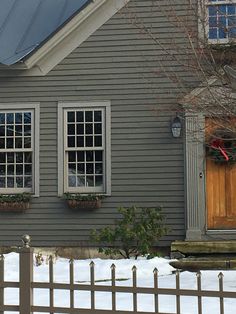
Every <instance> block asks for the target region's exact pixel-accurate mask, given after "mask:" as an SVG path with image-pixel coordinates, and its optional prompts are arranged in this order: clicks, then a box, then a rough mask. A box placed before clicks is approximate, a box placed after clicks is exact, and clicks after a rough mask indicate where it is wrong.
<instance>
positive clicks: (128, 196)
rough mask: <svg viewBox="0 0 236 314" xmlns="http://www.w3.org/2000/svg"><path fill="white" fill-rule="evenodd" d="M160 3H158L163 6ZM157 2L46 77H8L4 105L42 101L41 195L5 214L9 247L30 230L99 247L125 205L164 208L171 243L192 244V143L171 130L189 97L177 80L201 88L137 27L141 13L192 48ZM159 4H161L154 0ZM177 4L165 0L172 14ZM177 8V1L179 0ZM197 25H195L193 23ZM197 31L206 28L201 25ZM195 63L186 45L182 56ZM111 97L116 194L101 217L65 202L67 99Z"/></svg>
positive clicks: (109, 28) (0, 217) (139, 7)
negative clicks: (62, 166) (93, 238)
mask: <svg viewBox="0 0 236 314" xmlns="http://www.w3.org/2000/svg"><path fill="white" fill-rule="evenodd" d="M156 2H158V1H156ZM152 3H153V1H148V0H143V1H141V0H131V2H130V5H129V9H128V10H127V9H125V10H122V12H119V13H117V14H116V15H115V16H114V17H113V18H112V19H110V20H109V21H108V22H107V23H106V24H104V25H103V26H102V27H101V28H100V29H99V30H98V31H96V32H95V33H94V35H92V36H91V37H90V38H89V39H88V40H87V41H86V42H84V43H83V44H82V45H81V46H80V47H79V48H78V49H76V50H75V51H74V52H73V53H72V54H71V55H69V56H68V57H67V58H66V59H65V60H63V62H61V63H60V64H59V65H58V66H57V67H56V68H55V69H54V70H52V71H51V72H50V73H49V74H48V75H47V76H46V77H13V76H12V73H10V74H8V76H5V74H1V73H0V76H1V77H0V102H32V101H35V102H40V113H41V116H40V125H41V128H40V197H39V198H34V199H33V201H32V203H31V209H30V210H29V211H27V212H26V213H24V214H16V213H0V245H9V244H11V245H12V244H19V237H20V236H21V235H22V234H24V233H29V234H30V235H31V236H32V239H33V245H37V246H41V245H46V246H54V245H70V246H71V245H91V243H90V242H89V234H90V231H91V230H92V229H93V228H98V227H103V226H105V225H112V224H113V223H114V219H115V218H118V217H119V216H118V215H117V212H116V208H117V207H119V206H131V205H137V206H150V207H152V206H159V205H160V206H162V207H163V211H164V213H165V214H166V222H167V224H168V225H169V226H170V227H171V232H170V233H169V234H168V236H166V237H165V238H164V239H163V240H162V241H161V245H168V244H170V241H172V240H176V239H183V238H184V236H185V215H184V206H185V204H184V160H183V158H184V153H183V139H182V138H181V139H174V138H173V137H172V136H171V133H170V121H171V118H172V117H173V114H172V113H170V112H168V110H167V111H165V110H164V109H169V108H171V107H172V106H173V105H175V104H176V103H177V99H178V97H180V96H181V94H182V91H181V90H180V89H179V88H178V86H177V84H176V83H175V82H174V81H172V80H171V79H170V77H169V76H168V75H166V74H164V73H163V72H162V71H161V69H160V68H161V67H165V71H167V73H169V74H171V75H172V74H173V73H176V74H178V76H179V77H180V78H181V79H182V80H183V81H184V82H188V86H187V87H188V88H192V87H193V86H194V85H196V79H195V78H194V76H193V75H191V74H190V73H189V71H187V70H186V69H185V68H184V67H183V66H182V65H181V64H179V63H178V62H177V61H176V60H175V58H173V57H170V56H169V55H167V54H166V52H165V51H164V50H163V49H162V48H161V47H160V46H159V45H157V44H156V43H155V42H154V41H153V40H152V39H151V38H150V37H149V36H148V35H145V34H143V33H142V32H141V31H140V30H139V29H138V28H137V27H136V26H135V25H134V24H133V22H132V20H133V18H134V17H138V19H141V20H142V22H143V23H144V25H146V26H147V27H152V32H153V33H155V34H158V38H159V40H161V41H162V43H163V44H165V45H167V46H168V47H170V45H171V44H173V35H174V39H175V42H176V43H177V45H178V48H181V47H182V46H184V45H186V40H185V39H184V38H183V34H182V32H181V30H178V29H176V27H175V26H174V25H171V23H170V21H169V18H168V17H167V16H165V15H164V14H163V12H162V10H160V9H158V7H157V6H156V7H154V8H153V7H152ZM154 3H155V1H154ZM168 3H169V1H159V4H160V5H161V8H162V9H163V10H169V7H168ZM172 3H173V2H172ZM174 3H175V4H176V10H177V11H176V12H177V14H178V15H179V16H182V17H186V16H187V15H188V14H189V11H188V5H187V3H188V1H187V0H186V1H185V0H181V1H180V0H178V1H175V2H174ZM190 20H191V21H193V22H191V23H194V19H190ZM194 26H196V25H194ZM173 54H174V55H176V57H177V58H178V59H180V60H182V61H183V63H184V61H185V60H186V55H185V54H184V53H183V50H182V49H177V50H173ZM92 100H93V101H99V100H109V101H111V112H112V113H111V126H112V129H111V133H112V137H111V142H112V152H111V165H112V195H111V197H107V198H105V200H104V201H103V202H102V208H101V209H99V210H96V211H94V212H75V211H71V210H69V209H68V208H67V207H66V205H65V202H64V200H62V199H60V198H58V197H57V180H58V178H57V102H58V101H92Z"/></svg>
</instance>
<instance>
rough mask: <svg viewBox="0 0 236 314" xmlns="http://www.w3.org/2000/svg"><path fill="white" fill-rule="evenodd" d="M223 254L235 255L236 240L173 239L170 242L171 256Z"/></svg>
mask: <svg viewBox="0 0 236 314" xmlns="http://www.w3.org/2000/svg"><path fill="white" fill-rule="evenodd" d="M178 254H179V257H181V256H182V257H184V256H191V255H193V256H197V255H212V254H224V255H227V254H228V255H235V256H236V241H174V242H172V244H171V256H172V257H175V255H176V258H178V256H177V255H178Z"/></svg>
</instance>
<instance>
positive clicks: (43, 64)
mask: <svg viewBox="0 0 236 314" xmlns="http://www.w3.org/2000/svg"><path fill="white" fill-rule="evenodd" d="M129 1H130V0H95V1H93V2H92V3H91V4H89V5H88V6H87V7H85V8H84V9H83V10H82V11H80V12H79V13H78V14H77V15H76V16H74V17H73V18H72V19H71V20H70V21H69V22H68V23H67V24H66V25H65V26H64V27H63V28H61V29H60V30H59V31H58V32H57V33H55V35H54V36H52V37H51V38H50V39H49V40H48V41H46V42H45V43H44V45H42V46H41V47H40V48H38V49H37V50H36V51H35V52H33V53H31V54H30V55H29V56H28V57H26V58H25V59H24V60H22V61H21V63H17V64H15V65H14V66H13V67H12V69H13V68H15V69H17V68H19V70H24V69H27V70H28V71H25V72H26V73H24V74H25V75H46V74H47V73H48V72H49V71H51V70H52V69H53V68H54V67H55V66H56V65H57V64H58V63H59V62H61V61H62V60H63V59H64V58H65V57H66V56H68V55H69V54H70V53H71V52H72V51H73V50H74V49H76V48H77V47H78V46H79V45H80V44H81V43H83V42H84V41H85V40H86V39H87V38H88V37H89V36H90V35H91V34H93V33H94V32H95V31H96V30H97V29H98V28H99V27H100V26H102V25H103V24H104V23H105V22H106V21H107V20H108V19H109V18H111V17H112V16H113V15H114V14H115V13H116V12H118V11H119V10H120V9H121V8H122V7H124V6H125V4H127V3H128V2H129Z"/></svg>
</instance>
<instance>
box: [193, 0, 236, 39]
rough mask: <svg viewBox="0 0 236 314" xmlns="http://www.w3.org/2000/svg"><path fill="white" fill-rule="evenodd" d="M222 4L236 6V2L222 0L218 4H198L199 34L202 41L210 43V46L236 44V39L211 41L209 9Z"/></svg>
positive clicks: (235, 0) (206, 0)
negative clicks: (209, 35)
mask: <svg viewBox="0 0 236 314" xmlns="http://www.w3.org/2000/svg"><path fill="white" fill-rule="evenodd" d="M222 4H236V0H222V1H217V2H212V3H209V2H208V0H199V2H198V12H199V21H198V34H199V38H200V40H201V41H203V42H205V41H206V43H208V44H210V45H217V44H218V45H221V44H222V45H227V44H230V43H236V38H222V39H220V38H219V39H210V38H209V37H208V34H209V17H208V7H209V6H215V5H222Z"/></svg>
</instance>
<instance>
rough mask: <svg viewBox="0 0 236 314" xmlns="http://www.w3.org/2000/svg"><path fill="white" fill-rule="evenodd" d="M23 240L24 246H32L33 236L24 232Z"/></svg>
mask: <svg viewBox="0 0 236 314" xmlns="http://www.w3.org/2000/svg"><path fill="white" fill-rule="evenodd" d="M21 240H22V242H23V247H26V248H29V247H30V241H31V238H30V236H29V235H28V234H24V235H23V236H22V237H21Z"/></svg>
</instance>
